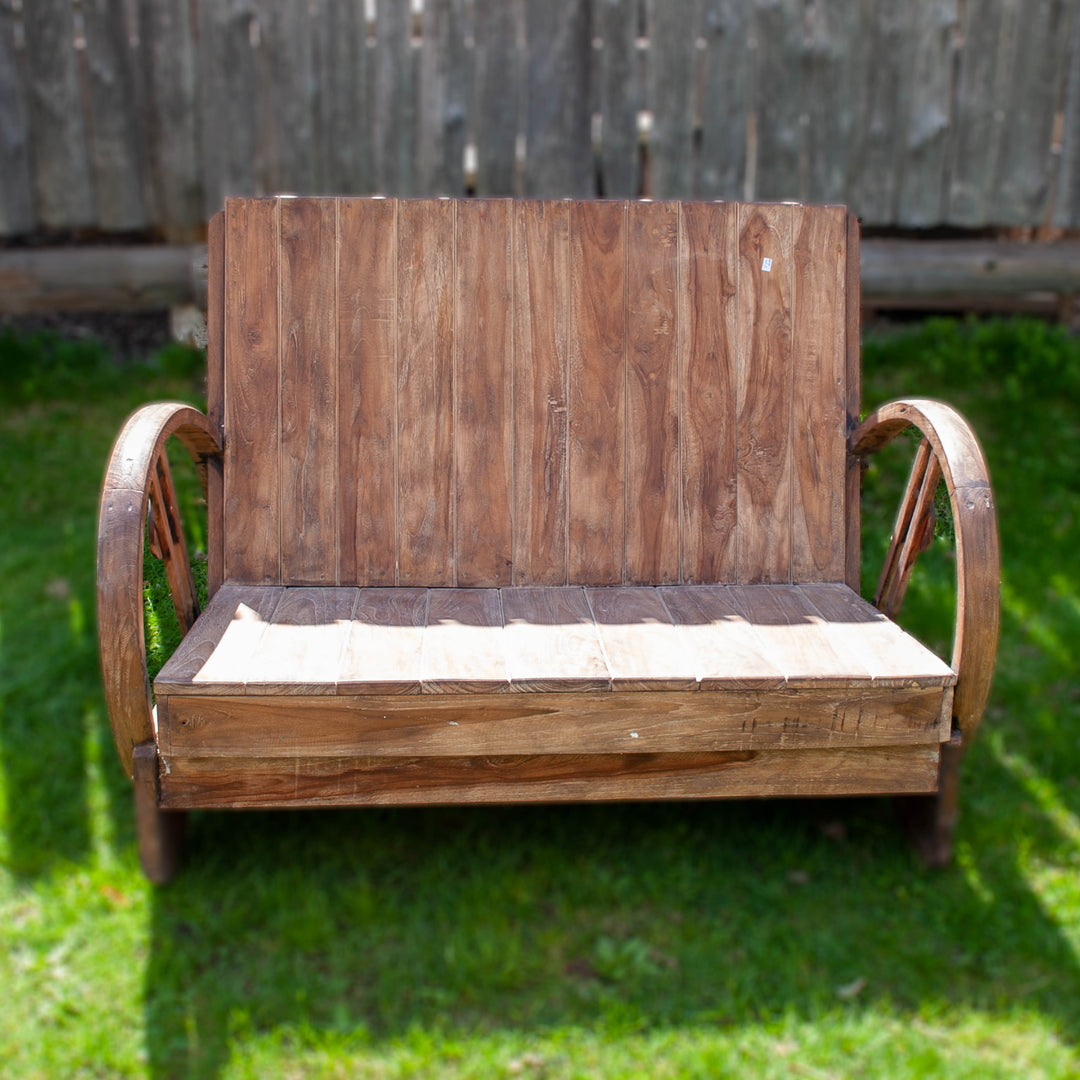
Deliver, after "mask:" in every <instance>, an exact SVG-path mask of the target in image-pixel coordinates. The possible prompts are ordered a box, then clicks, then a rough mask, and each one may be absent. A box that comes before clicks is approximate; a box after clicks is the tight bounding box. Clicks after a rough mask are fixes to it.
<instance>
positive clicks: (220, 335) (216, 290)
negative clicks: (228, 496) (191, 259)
mask: <svg viewBox="0 0 1080 1080" xmlns="http://www.w3.org/2000/svg"><path fill="white" fill-rule="evenodd" d="M206 255H207V266H206V286H207V288H206V415H207V417H208V418H209V420H210V423H211V424H212V425H213V427H214V430H215V431H216V432H217V433H218V436H219V437H220V436H221V433H222V432H223V431H224V430H225V212H224V211H223V210H219V211H218V212H217V213H216V214H215V215H214V216H213V217H212V218H211V219H210V225H209V227H208V229H207V244H206ZM224 513H225V488H224V463H223V461H221V460H220V459H219V460H217V461H211V462H209V463H208V464H207V470H206V519H207V520H206V561H207V591H208V593H209V598H210V599H213V596H214V594H215V593H216V592H217V591H218V589H219V588H220V587H221V583H222V581H223V580H224V571H225V549H224V543H225V517H224Z"/></svg>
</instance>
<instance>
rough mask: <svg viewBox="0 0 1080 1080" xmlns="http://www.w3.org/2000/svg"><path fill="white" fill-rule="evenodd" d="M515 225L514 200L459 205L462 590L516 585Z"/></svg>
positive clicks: (458, 567)
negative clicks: (513, 357) (514, 565)
mask: <svg viewBox="0 0 1080 1080" xmlns="http://www.w3.org/2000/svg"><path fill="white" fill-rule="evenodd" d="M512 223H513V217H512V204H511V203H510V201H509V200H483V201H481V200H476V201H472V202H468V201H463V202H461V203H459V204H458V205H457V211H456V225H455V228H456V239H455V246H454V250H455V264H456V271H455V275H454V287H455V289H456V294H455V310H456V312H457V315H456V320H455V326H454V466H455V475H454V484H455V492H456V494H455V507H456V512H455V522H454V525H455V537H454V563H455V575H456V582H457V584H458V585H461V586H486V587H489V588H492V587H498V586H500V585H509V584H511V582H512V568H513V550H514V535H513V514H512V506H513V454H514V442H513V436H514V426H513V420H514V402H513V395H514V369H513V365H512V352H511V346H512V342H513V315H514V303H513V291H514V282H513V264H512V261H511V246H512V244H511V242H512Z"/></svg>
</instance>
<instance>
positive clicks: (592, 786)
mask: <svg viewBox="0 0 1080 1080" xmlns="http://www.w3.org/2000/svg"><path fill="white" fill-rule="evenodd" d="M938 759H939V751H938V750H937V748H936V747H924V746H915V747H883V748H880V749H866V748H859V749H855V750H806V751H802V752H793V751H790V750H775V751H767V750H766V751H732V752H727V753H724V752H720V753H704V754H625V755H619V754H603V755H570V754H557V755H546V756H545V755H535V756H519V755H515V756H513V757H509V758H506V757H466V758H461V757H449V758H436V759H424V758H417V757H414V756H412V755H407V756H403V757H400V758H363V757H358V758H352V759H344V760H342V759H340V758H330V759H319V758H315V759H306V760H305V759H289V758H283V759H261V760H260V759H252V760H247V761H245V762H243V763H242V764H236V763H234V762H229V761H225V762H222V761H216V760H213V759H205V758H178V759H176V761H175V762H172V763H170V770H171V771H170V772H169V774H168V775H167V776H163V777H162V785H161V805H162V807H164V808H168V809H188V808H190V809H194V808H196V807H229V806H235V807H243V806H250V807H263V808H268V807H272V806H343V805H409V804H412V805H425V804H426V805H446V804H451V803H479V804H483V803H502V802H519V803H521V802H524V803H528V802H538V803H544V802H562V801H570V802H584V801H589V802H593V801H604V800H626V799H637V800H643V799H692V798H708V799H719V798H746V797H751V796H810V795H871V794H897V793H912V794H914V793H926V792H932V791H934V790H935V788H936V786H937V783H938Z"/></svg>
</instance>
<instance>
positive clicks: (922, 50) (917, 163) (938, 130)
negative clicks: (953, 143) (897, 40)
mask: <svg viewBox="0 0 1080 1080" xmlns="http://www.w3.org/2000/svg"><path fill="white" fill-rule="evenodd" d="M908 10H909V16H910V19H911V24H910V31H909V35H908V39H907V49H908V52H907V61H906V67H907V71H908V75H907V77H908V79H909V81H910V83H911V98H910V111H909V113H908V117H907V121H906V125H905V127H904V129H903V130H904V131H905V133H906V144H905V146H904V153H903V159H902V171H901V179H900V201H899V207H898V213H899V216H900V218H901V220H903V221H905V222H907V223H909V224H911V225H937V224H939V223H940V222H941V221H943V220H944V216H945V161H946V150H947V147H948V138H949V135H950V124H951V121H950V115H949V113H950V109H951V98H952V78H951V72H952V57H953V39H954V36H955V34H956V30H957V27H958V21H959V13H958V10H957V0H934V2H930V0H927V2H925V3H922V4H911V5H909V6H908Z"/></svg>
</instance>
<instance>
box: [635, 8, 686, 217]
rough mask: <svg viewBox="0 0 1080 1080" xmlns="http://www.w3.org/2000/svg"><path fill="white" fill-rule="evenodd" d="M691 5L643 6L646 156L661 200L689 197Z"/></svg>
mask: <svg viewBox="0 0 1080 1080" xmlns="http://www.w3.org/2000/svg"><path fill="white" fill-rule="evenodd" d="M687 7H690V8H691V10H689V11H688V10H686V8H687ZM692 7H693V5H686V7H683V6H680V5H677V4H671V3H669V2H667V0H649V4H648V19H649V22H648V31H649V78H648V84H647V85H648V96H649V102H650V104H651V106H652V109H651V111H652V121H653V122H652V132H651V135H650V138H649V160H650V164H651V170H652V187H653V190H654V191H655V192H656V194H657V195H658V196H660V197H661V198H665V199H685V198H687V197H689V195H690V194H691V186H692V182H693V165H692V162H693V144H694V83H695V77H696V74H697V49H696V48H695V41H696V38H697V28H698V19H697V18H696V12H694V11H693V10H692ZM650 194H652V192H650Z"/></svg>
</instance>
